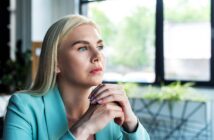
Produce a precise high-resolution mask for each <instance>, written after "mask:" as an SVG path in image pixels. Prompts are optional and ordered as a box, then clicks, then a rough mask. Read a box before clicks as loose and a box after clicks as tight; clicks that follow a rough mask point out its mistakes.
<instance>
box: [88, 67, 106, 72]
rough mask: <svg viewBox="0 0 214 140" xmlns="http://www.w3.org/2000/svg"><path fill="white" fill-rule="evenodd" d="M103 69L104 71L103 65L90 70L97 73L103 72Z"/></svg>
mask: <svg viewBox="0 0 214 140" xmlns="http://www.w3.org/2000/svg"><path fill="white" fill-rule="evenodd" d="M102 71H103V69H102V68H101V67H99V68H94V69H92V70H91V71H90V73H91V74H96V73H98V72H102Z"/></svg>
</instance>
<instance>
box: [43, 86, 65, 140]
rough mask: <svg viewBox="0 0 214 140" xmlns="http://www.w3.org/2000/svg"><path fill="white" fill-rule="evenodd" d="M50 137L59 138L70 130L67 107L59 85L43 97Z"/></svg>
mask: <svg viewBox="0 0 214 140" xmlns="http://www.w3.org/2000/svg"><path fill="white" fill-rule="evenodd" d="M43 98H44V105H45V116H46V122H47V129H48V136H49V139H51V140H52V139H59V138H60V137H62V136H63V135H64V134H65V133H66V131H67V130H68V123H67V118H66V113H65V107H64V104H63V101H62V98H61V96H60V93H59V90H58V88H57V86H55V87H54V88H53V89H51V90H49V91H48V93H47V94H46V95H45V96H44V97H43Z"/></svg>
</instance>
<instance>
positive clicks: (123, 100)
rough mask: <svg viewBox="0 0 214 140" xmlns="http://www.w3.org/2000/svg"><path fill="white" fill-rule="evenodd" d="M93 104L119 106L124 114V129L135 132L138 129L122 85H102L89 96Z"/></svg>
mask: <svg viewBox="0 0 214 140" xmlns="http://www.w3.org/2000/svg"><path fill="white" fill-rule="evenodd" d="M89 98H90V101H91V103H92V104H96V103H98V104H101V105H105V104H108V103H111V102H115V103H117V104H119V105H120V106H121V108H122V110H123V112H124V123H123V127H124V128H125V129H126V130H127V131H129V132H133V131H134V130H135V129H136V127H137V117H136V116H135V114H134V112H133V111H132V108H131V105H130V103H129V100H128V97H127V96H126V92H125V90H124V88H123V87H122V86H121V85H117V84H101V85H99V86H98V87H97V88H96V89H95V90H94V92H92V94H91V95H90V96H89Z"/></svg>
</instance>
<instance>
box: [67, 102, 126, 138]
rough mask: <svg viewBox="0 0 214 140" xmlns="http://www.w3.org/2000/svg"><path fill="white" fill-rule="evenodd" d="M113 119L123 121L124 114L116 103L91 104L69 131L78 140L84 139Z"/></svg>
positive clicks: (120, 122)
mask: <svg viewBox="0 0 214 140" xmlns="http://www.w3.org/2000/svg"><path fill="white" fill-rule="evenodd" d="M113 119H116V120H117V121H118V123H119V124H122V123H123V120H124V114H123V111H122V108H121V107H120V106H119V105H118V104H116V103H108V104H103V105H99V104H91V105H90V107H89V109H88V111H87V112H86V113H85V114H84V115H83V116H82V117H81V118H80V119H79V121H77V122H76V123H75V124H74V125H73V126H72V128H70V131H71V132H72V133H73V135H75V137H76V138H77V139H78V140H84V139H86V138H88V137H89V136H90V135H93V134H95V133H96V132H98V131H99V130H101V129H103V128H104V127H105V126H106V125H107V124H108V123H109V122H110V121H112V120H113Z"/></svg>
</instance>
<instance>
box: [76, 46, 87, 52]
mask: <svg viewBox="0 0 214 140" xmlns="http://www.w3.org/2000/svg"><path fill="white" fill-rule="evenodd" d="M86 50H87V47H80V48H78V51H80V52H83V51H86Z"/></svg>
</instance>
